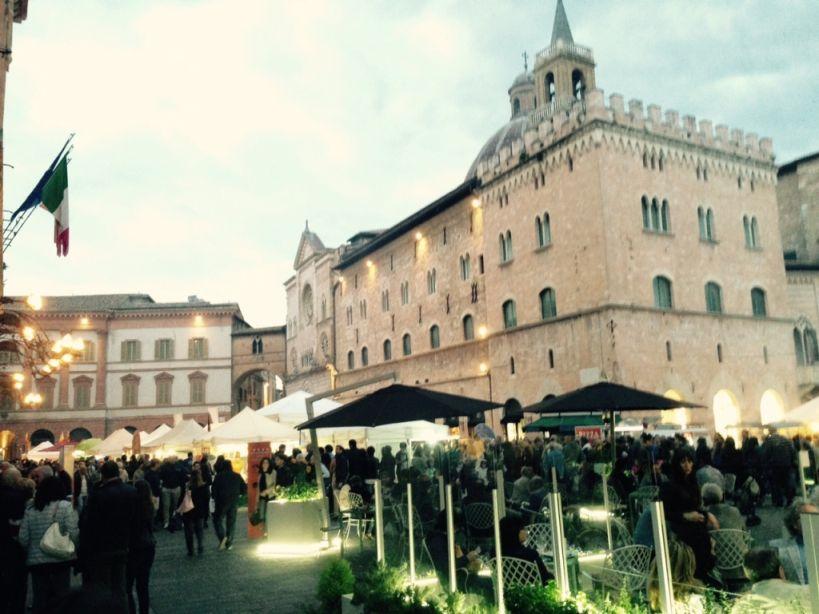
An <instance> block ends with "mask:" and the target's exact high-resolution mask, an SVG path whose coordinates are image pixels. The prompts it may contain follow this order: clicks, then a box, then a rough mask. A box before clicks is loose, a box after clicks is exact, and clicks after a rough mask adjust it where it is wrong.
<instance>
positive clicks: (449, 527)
mask: <svg viewBox="0 0 819 614" xmlns="http://www.w3.org/2000/svg"><path fill="white" fill-rule="evenodd" d="M446 549H447V559H448V563H449V590H450V591H451V592H453V593H454V592H455V591H457V590H458V578H457V575H456V572H455V519H454V516H453V510H452V484H447V485H446Z"/></svg>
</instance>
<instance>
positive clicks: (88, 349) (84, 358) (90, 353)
mask: <svg viewBox="0 0 819 614" xmlns="http://www.w3.org/2000/svg"><path fill="white" fill-rule="evenodd" d="M95 358H96V355H95V352H94V342H93V341H85V340H84V345H83V348H82V355H81V356H80V361H81V362H94V359H95Z"/></svg>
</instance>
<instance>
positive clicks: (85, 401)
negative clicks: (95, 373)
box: [74, 383, 91, 409]
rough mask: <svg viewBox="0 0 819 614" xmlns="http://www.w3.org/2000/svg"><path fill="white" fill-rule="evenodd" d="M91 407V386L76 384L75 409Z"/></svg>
mask: <svg viewBox="0 0 819 614" xmlns="http://www.w3.org/2000/svg"><path fill="white" fill-rule="evenodd" d="M89 407H91V384H87V383H83V384H74V409H88V408H89Z"/></svg>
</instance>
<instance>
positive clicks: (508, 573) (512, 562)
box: [489, 556, 543, 592]
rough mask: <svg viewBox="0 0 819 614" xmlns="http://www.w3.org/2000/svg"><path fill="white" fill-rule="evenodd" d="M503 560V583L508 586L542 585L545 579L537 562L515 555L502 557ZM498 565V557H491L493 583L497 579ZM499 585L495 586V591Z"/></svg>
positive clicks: (490, 565)
mask: <svg viewBox="0 0 819 614" xmlns="http://www.w3.org/2000/svg"><path fill="white" fill-rule="evenodd" d="M501 558H502V561H503V570H502V574H503V585H504V587H507V586H515V585H518V586H540V585H541V584H543V581H542V580H541V578H540V570H539V569H538V568H537V564H535V563H533V562H531V561H526V560H524V559H518V558H515V557H513V556H504V557H501ZM497 565H498V561H497V559H496V558H491V559H489V569H490V571H491V572H492V584H493V585H495V584H496V581H497ZM497 590H498V587H497V586H495V592H497Z"/></svg>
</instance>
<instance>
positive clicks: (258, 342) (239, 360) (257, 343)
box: [231, 326, 286, 411]
mask: <svg viewBox="0 0 819 614" xmlns="http://www.w3.org/2000/svg"><path fill="white" fill-rule="evenodd" d="M231 337H232V346H233V347H232V353H231V355H232V378H231V380H232V382H233V409H234V411H240V410H242V409H244V408H245V407H248V406H249V407H252V408H253V409H258V408H259V407H263V406H264V405H267V404H268V403H272V402H273V401H275V400H276V399H277V398H278V395H279V393H281V392H283V389H284V386H283V382H284V378H285V369H286V366H285V355H286V347H285V327H284V326H272V327H268V328H244V329H240V330H235V331H234V332H233V334H232V335H231Z"/></svg>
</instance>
